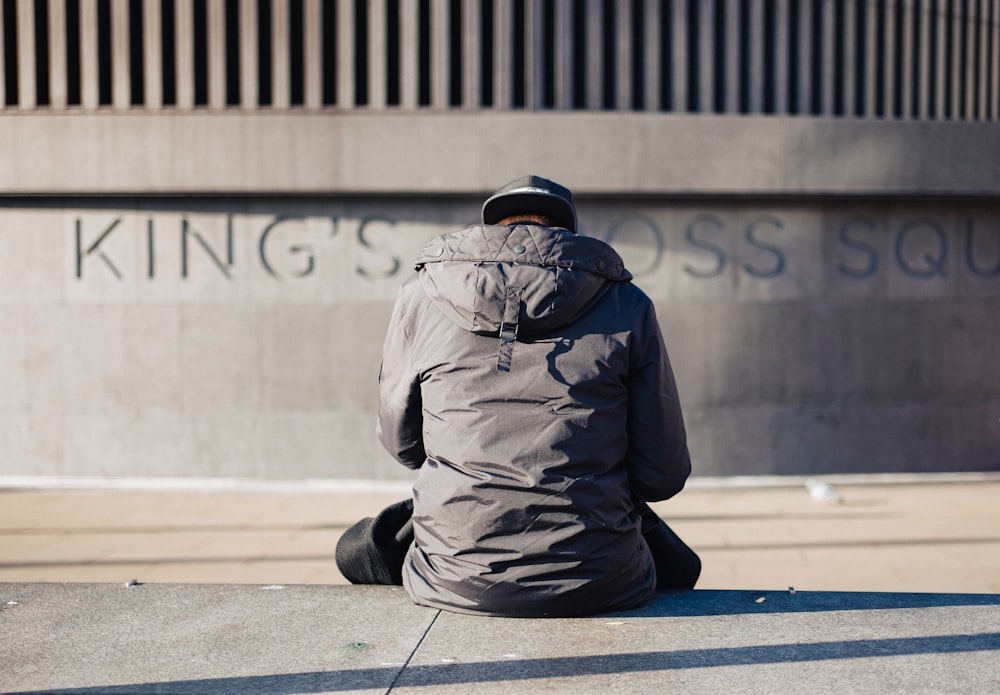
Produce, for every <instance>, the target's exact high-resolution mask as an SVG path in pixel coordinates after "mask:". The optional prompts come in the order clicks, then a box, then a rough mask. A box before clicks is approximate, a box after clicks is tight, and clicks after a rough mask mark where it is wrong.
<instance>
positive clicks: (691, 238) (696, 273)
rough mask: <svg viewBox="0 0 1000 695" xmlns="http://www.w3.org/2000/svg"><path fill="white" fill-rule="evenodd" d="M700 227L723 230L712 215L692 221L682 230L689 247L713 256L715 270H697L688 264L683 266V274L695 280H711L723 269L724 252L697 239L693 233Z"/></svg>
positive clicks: (724, 261) (719, 221)
mask: <svg viewBox="0 0 1000 695" xmlns="http://www.w3.org/2000/svg"><path fill="white" fill-rule="evenodd" d="M701 225H706V226H710V227H714V228H715V229H717V230H721V229H722V228H723V224H722V220H720V219H719V218H717V217H713V216H712V215H706V216H704V217H699V218H698V219H696V220H693V221H692V222H691V224H689V225H688V226H687V228H686V229H685V230H684V238H685V239H686V240H687V242H688V243H689V244H691V246H694V247H695V248H696V249H701V250H702V251H707V252H708V253H710V254H711V255H713V256H715V268H714V269H712V270H698V269H697V268H694V267H692V266H690V265H688V264H684V272H685V273H687V274H688V275H691V276H693V277H696V278H703V279H707V278H713V277H716V276H718V275H721V274H722V271H723V270H724V269H725V267H726V252H725V250H724V249H721V248H719V247H718V246H716V245H715V244H712V243H710V242H708V241H705V240H704V239H699V238H697V237H696V236H695V234H694V232H695V229H696V227H697V226H701Z"/></svg>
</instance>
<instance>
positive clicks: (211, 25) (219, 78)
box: [207, 2, 226, 109]
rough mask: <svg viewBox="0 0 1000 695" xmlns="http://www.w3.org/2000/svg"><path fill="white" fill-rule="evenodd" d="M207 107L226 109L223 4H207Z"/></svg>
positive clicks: (224, 18) (224, 19) (224, 20)
mask: <svg viewBox="0 0 1000 695" xmlns="http://www.w3.org/2000/svg"><path fill="white" fill-rule="evenodd" d="M207 34H208V107H209V108H210V109H223V108H225V107H226V16H225V3H223V2H210V3H208V27H207Z"/></svg>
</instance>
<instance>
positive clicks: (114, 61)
mask: <svg viewBox="0 0 1000 695" xmlns="http://www.w3.org/2000/svg"><path fill="white" fill-rule="evenodd" d="M110 5H111V105H112V106H113V107H114V108H116V109H127V108H129V106H130V105H131V101H132V90H131V87H132V83H131V71H132V66H131V65H130V60H129V58H130V56H129V40H128V39H129V7H128V3H127V2H113V3H110Z"/></svg>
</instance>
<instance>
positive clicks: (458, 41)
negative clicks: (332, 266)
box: [0, 0, 1000, 121]
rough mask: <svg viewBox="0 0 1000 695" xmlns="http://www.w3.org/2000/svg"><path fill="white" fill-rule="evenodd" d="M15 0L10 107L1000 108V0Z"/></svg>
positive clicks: (3, 41)
mask: <svg viewBox="0 0 1000 695" xmlns="http://www.w3.org/2000/svg"><path fill="white" fill-rule="evenodd" d="M0 2H2V12H0V25H2V31H0V63H2V70H0V110H2V109H18V110H34V109H49V110H63V109H100V108H112V109H143V110H159V109H164V108H169V109H175V110H187V109H227V108H229V109H233V108H237V109H251V110H255V109H269V110H284V109H342V110H346V109H362V108H363V109H410V110H416V109H466V110H479V109H501V110H517V109H526V110H545V109H549V110H621V111H652V112H685V113H726V114H781V115H800V116H825V117H849V118H886V119H916V120H979V121H984V120H988V121H996V120H998V119H1000V0H800V1H798V2H796V1H794V0H0Z"/></svg>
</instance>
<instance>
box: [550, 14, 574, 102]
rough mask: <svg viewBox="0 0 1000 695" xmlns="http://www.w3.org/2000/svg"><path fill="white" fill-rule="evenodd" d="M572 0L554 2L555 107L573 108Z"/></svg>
mask: <svg viewBox="0 0 1000 695" xmlns="http://www.w3.org/2000/svg"><path fill="white" fill-rule="evenodd" d="M572 12H573V6H572V0H556V4H555V31H554V34H555V42H556V45H555V48H554V52H555V61H556V66H555V75H554V78H555V81H556V84H555V90H554V91H555V107H556V108H557V109H560V110H569V109H571V108H573V25H572V18H573V15H572Z"/></svg>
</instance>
